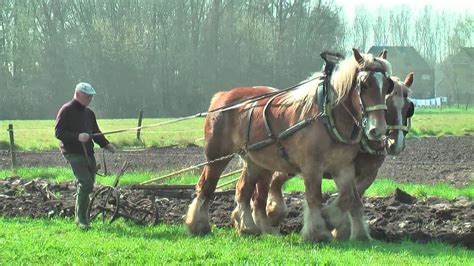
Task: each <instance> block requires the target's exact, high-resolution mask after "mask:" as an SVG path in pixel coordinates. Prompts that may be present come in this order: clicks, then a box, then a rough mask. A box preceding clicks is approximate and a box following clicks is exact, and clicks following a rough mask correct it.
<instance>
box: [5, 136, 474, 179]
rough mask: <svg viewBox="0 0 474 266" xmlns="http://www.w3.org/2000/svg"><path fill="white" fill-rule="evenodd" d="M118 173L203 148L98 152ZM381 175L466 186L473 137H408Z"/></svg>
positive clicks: (23, 159)
mask: <svg viewBox="0 0 474 266" xmlns="http://www.w3.org/2000/svg"><path fill="white" fill-rule="evenodd" d="M104 157H105V165H106V166H107V170H108V171H109V172H112V173H117V172H118V171H119V168H120V167H121V166H122V165H123V162H124V161H125V160H128V161H129V162H130V163H131V165H132V168H131V170H139V171H144V170H151V171H172V170H176V169H182V168H186V167H189V166H192V165H196V164H199V163H202V162H204V161H205V157H204V153H203V149H202V147H199V146H195V145H189V146H188V147H184V148H183V147H165V148H158V149H150V150H145V151H143V150H142V151H121V152H118V153H116V154H110V153H105V154H103V152H102V151H97V153H96V159H97V162H98V163H100V164H102V171H103V169H104V167H103V166H104V159H103V158H104ZM16 160H17V164H18V165H19V166H28V167H35V166H63V167H68V165H67V162H66V160H65V159H64V158H63V156H62V155H61V154H60V153H59V152H58V151H49V152H18V153H17V154H16ZM10 167H11V159H10V155H9V154H8V152H6V151H0V169H9V168H10ZM239 167H240V166H239V161H238V159H236V158H234V159H233V160H232V162H231V164H230V166H229V167H228V169H227V170H228V171H231V170H237V169H239ZM378 176H380V177H385V178H390V179H392V180H395V181H398V182H410V183H418V184H436V183H440V182H442V183H447V184H451V185H453V186H455V187H464V186H466V185H468V184H469V183H471V182H473V181H474V136H463V137H440V138H437V137H433V138H421V139H416V138H409V139H407V140H406V148H405V150H404V151H403V152H402V153H401V154H400V155H399V156H388V157H387V158H386V159H385V162H384V164H383V165H382V167H381V168H380V169H379V173H378Z"/></svg>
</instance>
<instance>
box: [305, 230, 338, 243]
mask: <svg viewBox="0 0 474 266" xmlns="http://www.w3.org/2000/svg"><path fill="white" fill-rule="evenodd" d="M303 240H304V241H305V242H311V243H328V242H331V240H332V235H331V234H330V233H329V232H323V233H321V232H320V233H317V234H313V235H303Z"/></svg>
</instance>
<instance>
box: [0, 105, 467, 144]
mask: <svg viewBox="0 0 474 266" xmlns="http://www.w3.org/2000/svg"><path fill="white" fill-rule="evenodd" d="M170 120H173V119H151V118H145V119H144V120H143V125H153V124H156V123H161V122H164V121H170ZM203 122H204V119H203V118H195V119H190V120H185V121H180V122H177V123H173V124H168V125H164V126H160V127H154V128H147V129H143V130H142V132H141V139H142V141H143V143H139V142H137V141H136V132H135V131H130V132H124V133H119V134H112V135H109V136H107V137H108V138H109V139H110V140H111V141H112V142H113V143H115V144H116V145H117V146H119V147H121V148H130V147H136V146H141V147H143V146H145V147H153V146H156V147H162V146H168V145H181V146H183V145H186V144H189V143H193V144H196V145H202V144H203V141H202V138H203V134H204V133H203ZM9 123H12V124H13V125H14V132H15V144H16V145H17V146H18V148H19V149H21V150H56V149H57V147H58V141H57V140H56V139H55V138H54V121H53V120H13V121H0V132H2V130H1V129H5V130H6V129H7V128H8V124H9ZM98 123H99V126H100V127H101V129H102V131H103V132H108V131H113V130H118V129H124V128H133V127H136V125H137V121H136V119H102V120H99V121H98ZM465 134H471V135H472V134H474V108H470V109H468V110H465V109H455V108H444V109H443V110H440V109H435V108H417V109H416V111H415V115H414V117H413V119H412V129H411V132H410V134H409V135H408V137H429V136H440V135H454V136H461V135H465ZM8 141H9V138H8V132H7V131H3V133H0V150H1V149H8V143H9V142H8Z"/></svg>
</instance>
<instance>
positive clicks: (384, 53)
mask: <svg viewBox="0 0 474 266" xmlns="http://www.w3.org/2000/svg"><path fill="white" fill-rule="evenodd" d="M379 57H380V58H382V59H387V50H385V49H383V50H382V52H380V54H379Z"/></svg>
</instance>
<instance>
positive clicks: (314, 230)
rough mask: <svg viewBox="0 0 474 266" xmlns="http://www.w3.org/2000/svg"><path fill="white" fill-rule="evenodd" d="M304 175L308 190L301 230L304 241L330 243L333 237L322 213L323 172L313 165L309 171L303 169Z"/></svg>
mask: <svg viewBox="0 0 474 266" xmlns="http://www.w3.org/2000/svg"><path fill="white" fill-rule="evenodd" d="M302 174H303V179H304V185H305V190H306V191H305V195H306V204H305V211H304V223H303V229H302V230H301V233H302V235H303V240H304V241H309V242H326V241H330V240H331V239H332V236H331V233H330V232H329V230H328V228H327V226H326V222H325V221H324V219H323V216H322V212H321V207H322V204H323V195H322V191H321V183H322V177H323V171H322V169H320V168H319V167H315V166H314V165H313V166H312V167H310V168H309V169H303V171H302Z"/></svg>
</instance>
